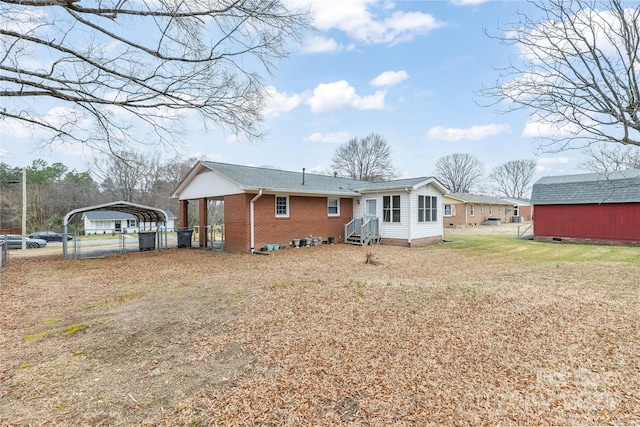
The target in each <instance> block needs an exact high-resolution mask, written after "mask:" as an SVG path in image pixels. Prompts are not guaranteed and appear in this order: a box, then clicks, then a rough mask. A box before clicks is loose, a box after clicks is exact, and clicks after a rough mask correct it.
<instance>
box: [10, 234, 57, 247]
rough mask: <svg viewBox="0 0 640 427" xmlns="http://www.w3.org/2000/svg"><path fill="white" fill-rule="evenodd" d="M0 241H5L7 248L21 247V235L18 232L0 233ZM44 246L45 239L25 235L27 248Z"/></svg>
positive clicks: (45, 244) (45, 243)
mask: <svg viewBox="0 0 640 427" xmlns="http://www.w3.org/2000/svg"><path fill="white" fill-rule="evenodd" d="M0 241H4V242H6V245H7V249H22V236H21V235H19V234H2V235H0ZM45 246H47V241H46V240H42V239H31V238H30V237H27V248H44V247H45Z"/></svg>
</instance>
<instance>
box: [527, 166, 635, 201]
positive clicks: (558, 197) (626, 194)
mask: <svg viewBox="0 0 640 427" xmlns="http://www.w3.org/2000/svg"><path fill="white" fill-rule="evenodd" d="M531 201H532V203H533V204H534V205H574V204H592V203H597V204H601V203H630V202H633V203H638V202H640V169H630V170H625V171H616V172H611V173H607V174H604V173H586V174H577V175H562V176H547V177H544V178H540V179H539V180H538V181H537V182H536V183H535V184H533V190H532V193H531Z"/></svg>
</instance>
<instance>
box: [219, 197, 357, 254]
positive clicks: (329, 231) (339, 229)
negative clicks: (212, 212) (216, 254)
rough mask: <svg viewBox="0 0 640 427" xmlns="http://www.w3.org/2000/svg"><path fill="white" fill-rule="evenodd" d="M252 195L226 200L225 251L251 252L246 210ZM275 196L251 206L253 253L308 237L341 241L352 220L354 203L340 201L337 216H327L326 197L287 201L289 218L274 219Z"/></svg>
mask: <svg viewBox="0 0 640 427" xmlns="http://www.w3.org/2000/svg"><path fill="white" fill-rule="evenodd" d="M254 197H255V194H240V195H234V196H225V199H224V222H225V250H227V251H229V252H248V251H250V250H251V242H250V240H251V234H250V224H249V221H250V219H249V215H250V214H249V206H250V201H251V199H252V198H254ZM275 205H276V202H275V196H274V195H268V194H265V195H263V196H262V197H260V198H259V199H258V200H257V201H256V202H255V205H254V215H255V250H260V248H262V247H264V246H266V245H267V243H277V244H279V245H288V244H289V243H290V242H291V240H293V239H299V238H303V237H308V236H309V235H310V234H311V235H313V236H314V237H322V240H326V239H327V238H328V237H329V236H333V237H335V242H336V243H337V242H341V241H342V240H343V234H344V225H345V224H346V223H347V222H349V221H351V219H352V216H353V199H349V198H346V199H340V216H337V217H329V216H328V215H327V198H326V197H304V196H290V197H289V217H288V218H276V214H275V212H276V208H275Z"/></svg>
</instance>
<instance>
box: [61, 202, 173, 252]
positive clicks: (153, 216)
mask: <svg viewBox="0 0 640 427" xmlns="http://www.w3.org/2000/svg"><path fill="white" fill-rule="evenodd" d="M91 211H116V212H124V213H128V214H131V215H133V216H135V217H136V218H137V219H138V221H139V222H149V223H150V222H155V223H156V224H160V223H163V224H166V223H167V221H168V218H167V214H166V213H165V211H163V210H162V209H159V208H154V207H152V206H144V205H139V204H136V203H131V202H125V201H122V200H121V201H117V202H110V203H104V204H101V205H94V206H88V207H84V208H79V209H74V210H72V211H70V212H68V213H67V214H66V215H65V217H64V221H63V223H62V233H63V234H64V235H65V236H66V235H67V226H68V225H69V221H71V220H72V219H73V218H74V216H75V215H76V214H79V213H84V212H91ZM157 228H158V230H156V231H157V232H158V233H157V237H158V239H160V233H159V232H160V226H159V225H158V227H157ZM158 247H160V245H158ZM62 255H63V257H64V258H67V239H62Z"/></svg>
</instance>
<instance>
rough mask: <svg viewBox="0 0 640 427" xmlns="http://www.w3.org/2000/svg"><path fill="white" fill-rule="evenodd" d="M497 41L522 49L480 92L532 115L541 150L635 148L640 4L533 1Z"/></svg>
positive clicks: (639, 108) (639, 115)
mask: <svg viewBox="0 0 640 427" xmlns="http://www.w3.org/2000/svg"><path fill="white" fill-rule="evenodd" d="M529 4H532V5H533V6H534V8H535V10H534V11H528V12H527V13H525V12H522V13H519V14H517V19H516V22H514V23H512V24H511V25H509V28H507V29H506V31H505V32H504V33H503V34H504V35H501V36H498V37H496V38H498V39H499V40H500V41H501V42H502V43H503V44H505V45H514V46H516V47H518V48H519V52H520V55H519V58H517V59H516V60H514V61H512V62H511V64H510V66H508V67H506V68H504V69H502V70H501V73H500V76H499V77H498V79H497V81H496V83H495V85H493V86H491V87H488V88H485V89H484V90H483V91H482V93H483V94H484V95H488V96H490V97H493V98H494V99H496V100H497V101H498V102H499V101H506V102H505V103H504V104H503V105H506V107H505V108H506V109H507V110H509V111H512V110H517V109H527V110H532V111H533V114H532V117H531V120H532V122H534V123H535V124H536V127H537V128H538V130H539V137H540V139H539V141H540V148H541V149H542V150H543V151H557V150H564V149H569V148H578V147H585V146H588V145H590V144H592V143H594V142H599V141H603V142H609V143H619V144H625V145H640V84H639V83H640V82H639V80H640V56H639V55H640V49H639V48H640V3H638V2H627V1H624V0H534V1H532V2H530V3H529Z"/></svg>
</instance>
